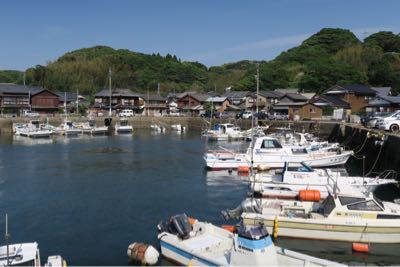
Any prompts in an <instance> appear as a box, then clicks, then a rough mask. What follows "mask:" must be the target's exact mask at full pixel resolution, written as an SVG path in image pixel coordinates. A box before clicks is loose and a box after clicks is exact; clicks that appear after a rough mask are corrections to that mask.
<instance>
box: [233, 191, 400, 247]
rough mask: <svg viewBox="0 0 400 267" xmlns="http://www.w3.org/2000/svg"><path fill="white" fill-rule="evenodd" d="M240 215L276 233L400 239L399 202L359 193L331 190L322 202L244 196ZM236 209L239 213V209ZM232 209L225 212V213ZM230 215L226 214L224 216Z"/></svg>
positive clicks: (365, 239) (356, 239)
mask: <svg viewBox="0 0 400 267" xmlns="http://www.w3.org/2000/svg"><path fill="white" fill-rule="evenodd" d="M246 201H247V203H246V204H244V203H242V205H241V212H242V214H241V217H242V218H243V221H244V222H245V223H247V224H258V223H260V222H262V223H263V224H264V225H265V226H266V228H267V229H268V230H269V231H272V230H274V228H275V227H276V226H275V225H276V224H279V227H276V229H275V230H276V231H277V233H278V235H279V236H284V237H293V238H304V239H319V240H331V241H346V242H363V243H400V205H399V204H397V203H393V202H388V201H380V200H379V199H377V198H376V197H374V196H373V194H372V193H370V194H369V195H367V196H366V195H362V194H337V195H333V194H330V195H329V196H328V197H327V198H326V199H325V200H324V201H322V202H313V201H293V200H281V199H257V200H256V199H247V200H246ZM235 212H239V213H240V209H238V208H237V209H236V210H235ZM233 213H234V212H233V211H229V212H228V213H225V216H226V217H230V216H232V215H233ZM227 215H229V216H227Z"/></svg>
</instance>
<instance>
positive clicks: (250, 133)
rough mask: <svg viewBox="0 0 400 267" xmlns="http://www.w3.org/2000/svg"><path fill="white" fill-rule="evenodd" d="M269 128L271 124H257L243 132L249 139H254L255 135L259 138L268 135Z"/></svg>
mask: <svg viewBox="0 0 400 267" xmlns="http://www.w3.org/2000/svg"><path fill="white" fill-rule="evenodd" d="M268 129H269V126H268V125H267V126H256V127H254V128H250V129H248V130H246V131H243V134H244V136H245V138H246V140H247V141H251V140H253V137H254V138H255V139H257V138H258V137H264V136H266V134H265V131H267V130H268Z"/></svg>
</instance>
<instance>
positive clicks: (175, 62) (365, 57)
mask: <svg viewBox="0 0 400 267" xmlns="http://www.w3.org/2000/svg"><path fill="white" fill-rule="evenodd" d="M256 63H259V64H260V87H261V89H263V90H269V89H270V90H272V89H275V88H285V87H297V88H301V89H303V90H305V91H315V92H320V91H321V90H324V89H326V88H328V87H330V86H332V85H334V84H337V83H358V84H368V85H372V86H392V87H393V88H395V89H396V90H400V36H399V35H396V34H394V33H392V32H378V33H375V34H372V35H370V36H369V37H367V38H366V39H365V40H364V41H363V42H362V41H360V40H359V39H357V37H356V36H355V35H354V34H353V33H352V32H351V31H349V30H345V29H332V28H325V29H322V30H321V31H319V32H318V33H316V34H314V35H312V36H311V37H310V38H308V39H306V40H304V41H303V43H302V44H301V45H299V46H297V47H294V48H292V49H289V50H287V51H285V52H282V53H281V54H280V55H279V56H277V57H276V58H275V59H274V60H271V61H259V62H254V61H248V60H243V61H239V62H234V63H229V64H224V65H221V66H214V67H210V68H207V67H206V66H204V65H203V64H201V63H198V62H183V61H181V60H180V59H179V58H177V57H176V56H175V55H166V56H161V55H159V54H153V55H146V54H142V53H136V52H132V51H129V50H125V49H118V50H116V49H113V48H110V47H106V46H95V47H91V48H84V49H79V50H76V51H72V52H69V53H66V54H65V55H63V56H61V57H60V58H59V59H57V60H56V61H54V62H51V63H49V64H48V65H46V66H40V65H38V66H36V67H34V68H30V69H28V70H27V71H26V82H27V84H31V85H39V86H44V87H46V88H49V89H53V90H62V91H64V90H65V91H76V90H79V92H80V93H82V94H94V93H95V92H97V91H99V90H101V89H103V88H107V87H108V69H109V68H111V70H112V80H113V87H124V88H131V89H133V90H136V91H139V92H144V91H147V89H149V90H150V91H152V92H154V91H155V90H156V88H157V84H158V83H159V84H160V88H161V92H162V93H166V92H170V91H173V90H175V91H176V92H180V91H184V90H196V91H210V90H215V89H216V90H217V91H222V90H223V89H224V88H225V87H228V86H233V89H234V90H250V91H252V90H255V87H256V81H255V74H256ZM0 82H18V83H21V82H22V74H21V73H18V72H6V71H2V72H0Z"/></svg>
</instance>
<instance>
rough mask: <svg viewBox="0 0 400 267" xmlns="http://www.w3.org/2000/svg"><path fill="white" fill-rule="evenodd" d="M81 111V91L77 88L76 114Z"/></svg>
mask: <svg viewBox="0 0 400 267" xmlns="http://www.w3.org/2000/svg"><path fill="white" fill-rule="evenodd" d="M78 112H79V91H78V88H76V114H78Z"/></svg>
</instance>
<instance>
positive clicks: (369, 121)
mask: <svg viewBox="0 0 400 267" xmlns="http://www.w3.org/2000/svg"><path fill="white" fill-rule="evenodd" d="M390 114H392V113H391V112H373V113H370V114H368V115H367V116H364V117H362V118H361V119H360V121H361V124H362V125H364V126H365V127H371V128H378V124H377V122H378V120H379V119H382V118H384V117H386V116H388V115H390Z"/></svg>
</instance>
